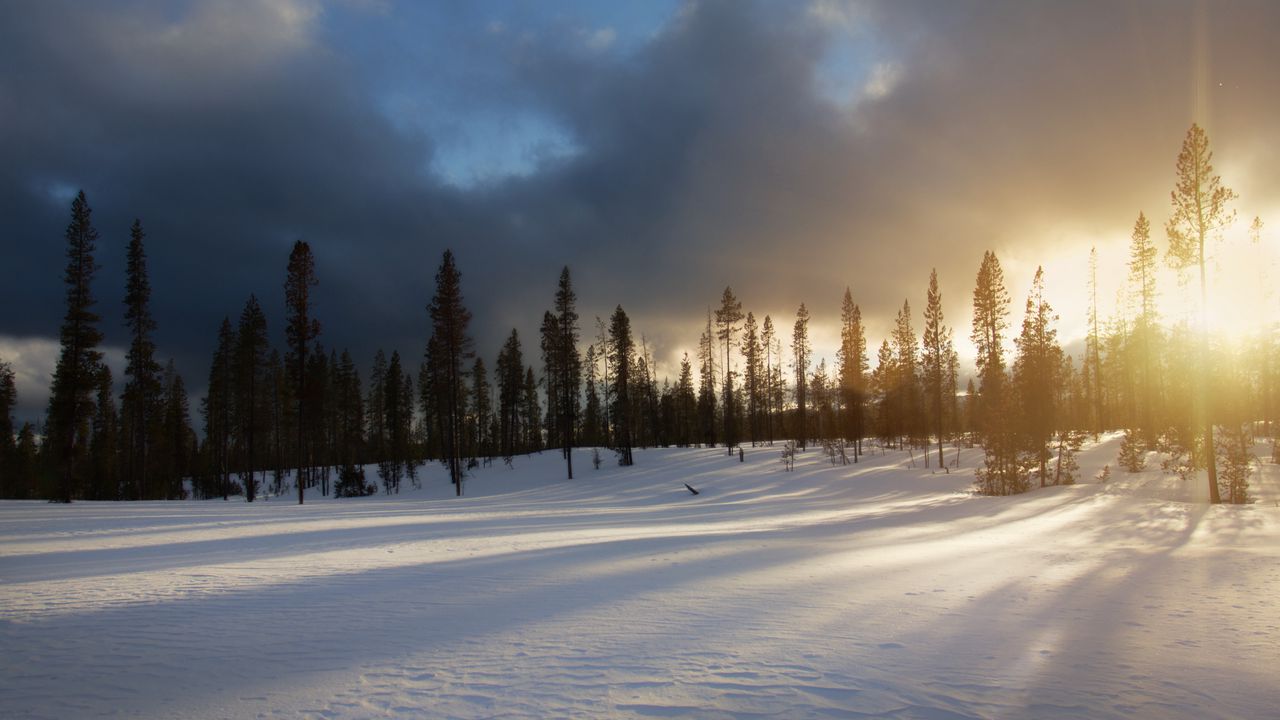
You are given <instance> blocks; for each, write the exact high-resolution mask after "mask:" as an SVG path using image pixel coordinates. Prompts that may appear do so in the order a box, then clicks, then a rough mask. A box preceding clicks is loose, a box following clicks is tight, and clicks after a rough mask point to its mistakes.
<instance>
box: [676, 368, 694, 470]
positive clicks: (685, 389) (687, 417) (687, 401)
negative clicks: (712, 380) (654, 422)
mask: <svg viewBox="0 0 1280 720" xmlns="http://www.w3.org/2000/svg"><path fill="white" fill-rule="evenodd" d="M675 395H676V398H675V404H676V444H677V445H679V446H680V447H689V446H691V445H693V444H694V443H696V442H697V426H698V399H697V397H696V396H695V395H694V391H693V364H692V363H691V362H689V353H685V354H684V357H683V359H682V360H681V361H680V379H679V381H678V382H677V383H676V389H675Z"/></svg>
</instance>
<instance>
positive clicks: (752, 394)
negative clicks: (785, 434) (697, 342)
mask: <svg viewBox="0 0 1280 720" xmlns="http://www.w3.org/2000/svg"><path fill="white" fill-rule="evenodd" d="M742 334H743V338H742V359H743V364H744V366H745V367H744V373H743V380H744V384H745V386H746V391H747V393H746V394H747V434H748V435H749V436H750V438H751V447H755V446H756V444H757V443H758V442H759V440H760V408H761V406H762V404H763V403H762V398H761V385H762V384H763V380H764V358H763V355H762V351H761V348H760V334H759V331H758V330H757V326H756V316H755V315H754V314H753V313H747V320H746V323H745V324H744V325H743V329H742Z"/></svg>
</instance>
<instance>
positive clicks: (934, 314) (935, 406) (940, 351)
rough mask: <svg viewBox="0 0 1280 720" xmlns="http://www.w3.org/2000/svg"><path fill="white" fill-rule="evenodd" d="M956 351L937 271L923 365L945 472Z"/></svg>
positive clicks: (927, 310)
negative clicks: (945, 439) (948, 394)
mask: <svg viewBox="0 0 1280 720" xmlns="http://www.w3.org/2000/svg"><path fill="white" fill-rule="evenodd" d="M953 352H954V350H953V349H952V343H951V328H949V327H947V326H945V325H943V318H942V293H941V292H940V291H939V290H938V271H937V270H936V269H935V270H934V271H933V272H931V273H930V274H929V292H928V296H927V298H926V304H925V308H924V343H923V350H922V353H921V364H922V365H923V366H924V383H925V388H926V391H927V394H928V399H929V404H930V408H929V409H930V413H931V414H932V415H933V418H932V419H933V431H934V433H936V435H937V440H938V467H940V468H943V469H944V470H946V468H947V463H946V459H945V458H944V457H943V452H942V442H943V436H944V435H945V426H944V423H943V418H944V415H945V413H946V410H947V405H946V403H945V400H946V398H945V393H946V391H947V388H948V385H949V383H950V373H949V365H950V362H951V355H952V353H953ZM953 396H954V393H953ZM948 472H950V471H949V470H948Z"/></svg>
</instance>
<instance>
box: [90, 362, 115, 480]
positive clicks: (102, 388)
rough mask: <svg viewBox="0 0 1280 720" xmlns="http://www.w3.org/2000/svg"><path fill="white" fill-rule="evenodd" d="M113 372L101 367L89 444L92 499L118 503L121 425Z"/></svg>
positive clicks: (103, 366) (99, 367) (104, 366)
mask: <svg viewBox="0 0 1280 720" xmlns="http://www.w3.org/2000/svg"><path fill="white" fill-rule="evenodd" d="M112 384H113V383H112V379H111V369H110V368H108V367H107V366H106V365H99V366H98V381H97V386H98V392H97V403H96V405H95V408H94V413H93V436H92V439H91V440H90V444H89V456H90V464H91V467H92V470H91V473H90V478H91V480H90V483H89V488H88V493H87V495H88V497H89V498H90V499H92V500H117V499H119V497H120V472H119V468H120V458H119V456H118V454H119V448H120V438H119V435H120V422H119V417H118V416H117V415H116V403H115V398H114V397H113V396H112Z"/></svg>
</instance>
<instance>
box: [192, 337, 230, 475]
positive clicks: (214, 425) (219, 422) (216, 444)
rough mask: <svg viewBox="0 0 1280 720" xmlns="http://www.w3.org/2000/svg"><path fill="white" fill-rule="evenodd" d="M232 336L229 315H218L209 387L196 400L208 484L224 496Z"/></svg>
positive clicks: (228, 446)
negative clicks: (214, 482) (201, 422)
mask: <svg viewBox="0 0 1280 720" xmlns="http://www.w3.org/2000/svg"><path fill="white" fill-rule="evenodd" d="M234 352H235V336H234V335H233V333H232V331H231V319H230V318H227V317H224V318H222V325H221V326H220V327H219V328H218V345H217V348H216V349H215V350H214V351H213V361H212V362H211V363H210V364H209V388H208V390H207V391H206V393H205V397H204V400H203V401H202V402H201V403H200V414H201V415H202V416H203V417H204V438H205V448H206V451H207V452H206V454H207V456H208V460H209V472H210V474H211V475H212V476H213V477H215V478H217V487H216V488H209V490H210V494H218V495H221V496H222V499H223V500H226V499H227V498H228V496H229V495H230V493H231V454H230V453H231V436H232V429H231V417H232V415H231V409H232V404H233V400H232V390H233V384H232V383H233V377H234V370H235V356H234Z"/></svg>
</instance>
